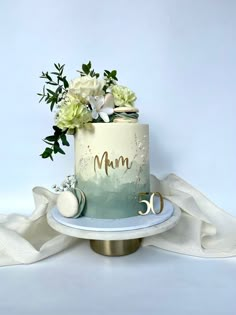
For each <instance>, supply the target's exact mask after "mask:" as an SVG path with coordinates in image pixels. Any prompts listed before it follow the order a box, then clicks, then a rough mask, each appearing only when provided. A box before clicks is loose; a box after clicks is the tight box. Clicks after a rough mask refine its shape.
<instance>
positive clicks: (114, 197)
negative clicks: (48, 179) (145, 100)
mask: <svg viewBox="0 0 236 315" xmlns="http://www.w3.org/2000/svg"><path fill="white" fill-rule="evenodd" d="M75 175H76V187H75V188H76V189H75V190H78V189H79V191H80V190H81V191H83V192H84V194H85V196H86V205H85V207H84V210H83V212H82V213H81V215H83V216H87V217H93V218H102V219H115V218H125V217H131V216H136V215H138V211H139V210H144V209H145V205H144V204H140V203H139V194H140V193H142V192H149V190H150V187H149V185H150V184H149V130H148V125H146V124H139V123H124V122H123V123H109V124H101V123H100V124H96V123H94V124H91V126H90V127H89V128H88V129H78V130H77V131H76V134H75Z"/></svg>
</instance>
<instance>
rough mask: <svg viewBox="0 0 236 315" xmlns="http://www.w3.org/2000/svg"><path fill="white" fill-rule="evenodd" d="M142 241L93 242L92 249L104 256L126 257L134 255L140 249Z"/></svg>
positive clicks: (91, 242)
mask: <svg viewBox="0 0 236 315" xmlns="http://www.w3.org/2000/svg"><path fill="white" fill-rule="evenodd" d="M141 241H142V240H141V238H137V239H133V240H118V241H101V240H91V241H90V247H91V248H92V250H94V251H95V252H96V253H98V254H101V255H104V256H124V255H129V254H132V253H134V252H135V251H136V250H137V249H138V248H139V247H140V245H141Z"/></svg>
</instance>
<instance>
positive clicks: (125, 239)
mask: <svg viewBox="0 0 236 315" xmlns="http://www.w3.org/2000/svg"><path fill="white" fill-rule="evenodd" d="M52 211H53V209H52V210H51V211H49V212H48V214H47V220H48V224H49V225H50V226H51V227H52V228H53V229H54V230H56V231H58V232H60V233H62V234H65V235H69V236H72V237H77V238H80V239H87V240H90V247H91V248H92V250H93V251H95V252H96V253H98V254H101V255H105V256H124V255H128V254H132V253H134V252H135V251H137V250H138V248H139V247H140V245H141V242H142V239H143V238H145V237H149V236H153V235H156V234H160V233H163V232H165V231H167V230H169V229H171V228H173V227H174V226H175V225H176V224H177V222H178V221H179V219H180V216H181V210H180V209H179V208H178V207H177V206H174V212H173V215H172V216H171V217H170V218H169V219H168V220H166V221H164V222H162V223H159V224H156V225H152V226H149V227H145V228H138V229H133V230H125V231H109V232H108V231H96V230H84V229H80V228H74V227H71V226H68V225H66V224H62V223H61V222H58V221H57V220H55V218H54V216H53V215H52Z"/></svg>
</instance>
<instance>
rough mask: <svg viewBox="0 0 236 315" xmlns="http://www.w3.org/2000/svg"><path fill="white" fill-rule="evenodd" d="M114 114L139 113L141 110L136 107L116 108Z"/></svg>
mask: <svg viewBox="0 0 236 315" xmlns="http://www.w3.org/2000/svg"><path fill="white" fill-rule="evenodd" d="M114 112H115V113H127V114H128V113H138V112H139V110H138V108H136V107H131V106H130V107H126V106H123V107H115V108H114Z"/></svg>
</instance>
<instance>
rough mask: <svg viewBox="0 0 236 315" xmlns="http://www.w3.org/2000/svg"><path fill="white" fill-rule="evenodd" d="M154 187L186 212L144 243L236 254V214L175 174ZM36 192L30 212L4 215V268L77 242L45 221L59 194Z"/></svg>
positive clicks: (0, 230)
mask: <svg viewBox="0 0 236 315" xmlns="http://www.w3.org/2000/svg"><path fill="white" fill-rule="evenodd" d="M151 191H153V192H154V191H159V192H160V193H161V194H162V195H163V196H164V198H166V199H168V200H170V201H171V202H172V203H174V204H176V205H177V206H178V207H179V208H180V209H181V211H182V214H181V218H180V220H179V222H178V223H177V225H176V226H175V227H174V228H172V229H171V230H168V231H166V232H164V233H162V234H157V235H154V236H151V237H147V238H145V239H143V242H142V245H143V246H148V245H152V246H156V247H159V248H162V249H165V250H169V251H173V252H177V253H181V254H185V255H193V256H199V257H230V256H234V255H236V218H235V217H233V216H231V215H230V214H228V213H226V212H225V211H224V210H222V209H220V208H219V207H217V206H216V205H215V204H214V203H212V202H211V201H210V200H208V199H207V198H206V197H205V196H204V195H203V194H202V193H200V192H199V191H198V190H196V189H195V188H193V187H192V186H191V185H189V184H188V183H186V182H185V181H184V180H182V179H181V178H179V177H178V176H176V175H174V174H170V175H169V176H167V177H166V178H165V179H163V180H159V179H157V178H156V177H155V176H153V175H151ZM33 196H34V201H35V210H34V211H33V213H32V215H30V216H23V215H20V214H10V215H0V266H4V265H15V264H29V263H33V262H36V261H39V260H41V259H44V258H46V257H49V256H52V255H54V254H56V253H58V252H61V251H63V250H65V249H66V248H69V247H70V246H71V245H73V244H74V243H75V242H77V241H78V240H77V239H76V238H73V237H70V236H66V235H63V234H60V233H58V232H57V231H55V230H53V229H52V228H51V227H50V226H49V225H48V223H47V212H48V211H50V209H51V208H52V207H53V206H54V205H55V203H56V199H57V196H58V195H57V194H54V193H52V192H50V191H48V190H47V189H45V188H43V187H35V188H34V189H33Z"/></svg>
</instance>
